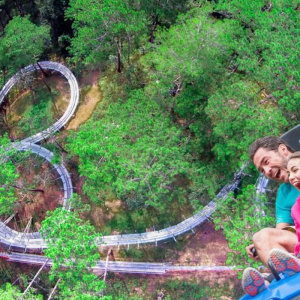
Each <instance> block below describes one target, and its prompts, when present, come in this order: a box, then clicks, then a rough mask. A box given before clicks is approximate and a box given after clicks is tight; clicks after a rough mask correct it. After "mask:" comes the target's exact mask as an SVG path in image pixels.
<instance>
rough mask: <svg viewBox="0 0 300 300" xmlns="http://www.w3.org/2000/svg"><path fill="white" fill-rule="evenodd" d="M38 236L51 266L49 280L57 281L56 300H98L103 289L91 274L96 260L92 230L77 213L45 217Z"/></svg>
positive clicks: (96, 252) (100, 282)
mask: <svg viewBox="0 0 300 300" xmlns="http://www.w3.org/2000/svg"><path fill="white" fill-rule="evenodd" d="M41 233H42V236H43V237H44V238H45V239H46V241H47V247H48V248H47V249H46V250H45V254H46V255H47V257H49V258H51V259H52V262H53V266H52V268H51V271H50V278H51V279H53V280H54V279H55V280H58V279H61V281H60V282H59V285H58V287H59V290H60V291H59V295H60V296H59V297H60V298H59V299H78V300H79V299H99V295H100V293H101V291H102V290H103V289H104V288H105V285H104V283H103V281H101V280H100V279H99V278H97V276H96V275H94V274H93V273H92V271H91V267H93V266H95V265H96V262H97V260H98V259H99V253H98V251H97V246H96V238H97V237H99V234H96V233H95V231H94V228H93V227H92V226H91V225H90V224H89V223H87V222H84V221H83V220H82V219H80V218H79V214H78V212H76V211H68V210H65V209H64V208H57V209H56V210H55V211H53V212H48V213H47V218H46V219H45V220H44V221H43V223H42V229H41ZM103 299H109V297H104V298H103Z"/></svg>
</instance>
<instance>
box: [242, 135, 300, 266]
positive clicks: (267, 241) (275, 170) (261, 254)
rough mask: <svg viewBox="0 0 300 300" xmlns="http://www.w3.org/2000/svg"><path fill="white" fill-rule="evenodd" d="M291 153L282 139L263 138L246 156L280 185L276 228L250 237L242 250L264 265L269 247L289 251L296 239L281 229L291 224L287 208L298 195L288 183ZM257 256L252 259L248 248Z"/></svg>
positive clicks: (292, 234) (288, 208)
mask: <svg viewBox="0 0 300 300" xmlns="http://www.w3.org/2000/svg"><path fill="white" fill-rule="evenodd" d="M293 152H294V150H293V149H292V148H291V147H290V146H289V145H288V144H287V143H286V142H285V141H284V140H282V139H280V138H278V137H274V136H267V137H264V138H260V139H258V140H256V141H255V142H254V143H253V144H252V145H251V146H250V148H249V156H250V158H251V159H252V161H253V163H254V165H255V166H256V167H257V169H258V170H259V171H260V172H261V173H263V174H264V175H265V176H266V177H268V178H269V179H273V180H276V181H278V182H282V184H281V185H280V187H279V189H278V192H277V197H276V228H264V229H262V230H260V231H259V232H257V233H255V234H254V236H253V244H251V245H250V246H248V247H247V248H246V251H247V254H248V256H249V257H251V258H254V259H260V260H261V261H262V262H263V264H264V265H266V266H267V264H268V258H269V253H270V251H271V250H272V249H273V248H277V249H283V250H286V251H287V252H293V250H294V247H295V245H296V243H297V236H296V234H295V233H294V232H291V231H289V230H282V229H283V228H285V227H287V226H290V225H294V221H293V218H292V216H291V208H292V206H293V205H294V204H295V201H296V199H297V197H298V196H299V195H300V193H299V191H297V190H296V189H295V188H294V187H293V186H291V185H290V184H289V183H288V173H287V161H288V158H289V157H290V156H291V155H292V153H293ZM253 247H255V249H256V252H257V256H256V257H254V255H253V253H252V251H251V250H252V248H253Z"/></svg>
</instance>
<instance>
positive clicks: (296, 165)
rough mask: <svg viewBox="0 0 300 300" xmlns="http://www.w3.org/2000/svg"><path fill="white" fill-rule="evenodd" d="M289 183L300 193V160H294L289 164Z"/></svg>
mask: <svg viewBox="0 0 300 300" xmlns="http://www.w3.org/2000/svg"><path fill="white" fill-rule="evenodd" d="M287 173H288V175H289V181H290V183H291V185H292V186H294V187H295V188H296V189H297V190H298V191H300V158H292V159H290V160H289V161H288V164H287Z"/></svg>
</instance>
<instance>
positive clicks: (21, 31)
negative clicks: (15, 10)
mask: <svg viewBox="0 0 300 300" xmlns="http://www.w3.org/2000/svg"><path fill="white" fill-rule="evenodd" d="M49 42H50V36H49V28H48V27H47V26H43V25H41V26H37V25H35V24H33V23H32V22H31V21H30V20H29V17H28V16H27V17H20V16H16V17H14V18H13V19H12V20H11V21H10V22H9V24H8V25H7V26H6V27H5V30H4V36H3V37H2V38H1V39H0V67H1V69H3V68H5V69H6V70H9V72H10V74H13V73H15V72H16V71H18V70H19V69H20V68H22V67H25V66H27V65H29V64H32V63H35V62H37V61H38V59H39V57H40V56H41V54H42V53H43V52H44V50H45V49H46V47H47V46H49Z"/></svg>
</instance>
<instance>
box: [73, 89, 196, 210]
mask: <svg viewBox="0 0 300 300" xmlns="http://www.w3.org/2000/svg"><path fill="white" fill-rule="evenodd" d="M186 142H187V139H186V137H185V135H184V133H183V132H182V131H181V130H178V129H177V128H176V127H175V126H173V125H172V124H171V121H170V119H169V118H168V113H165V112H163V111H162V110H161V109H160V107H159V105H158V104H157V103H155V102H153V101H148V100H147V94H145V93H144V92H143V91H142V90H140V91H136V92H134V93H132V94H131V95H130V99H129V100H128V101H127V102H126V103H123V102H122V101H119V102H118V103H115V104H111V105H110V106H109V108H108V111H107V114H106V116H105V117H104V119H103V120H101V121H96V120H93V121H91V122H89V123H88V124H86V125H84V126H82V127H81V130H80V131H79V132H78V133H76V134H75V136H74V137H72V138H71V139H69V143H68V145H67V148H68V149H69V150H70V152H71V153H72V155H78V156H79V160H80V165H79V172H80V174H81V175H82V176H85V177H86V178H87V180H86V183H85V185H84V191H85V193H86V194H87V195H88V196H90V197H91V199H92V200H94V201H99V200H104V199H105V194H106V191H107V190H108V189H110V188H112V189H113V191H114V192H115V193H116V195H117V197H119V198H121V199H122V200H124V201H126V203H127V205H128V207H129V208H137V207H139V206H144V205H151V206H154V207H160V208H166V207H167V205H169V204H168V202H169V201H172V200H173V198H174V196H175V195H176V196H177V197H178V199H181V200H183V197H182V195H181V193H182V185H184V184H183V183H182V182H181V179H182V181H183V182H184V181H185V180H187V179H186V178H187V177H188V171H189V170H190V168H191V167H190V164H189V162H188V160H187V158H185V144H186ZM180 182H181V183H180ZM186 184H187V183H186Z"/></svg>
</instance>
